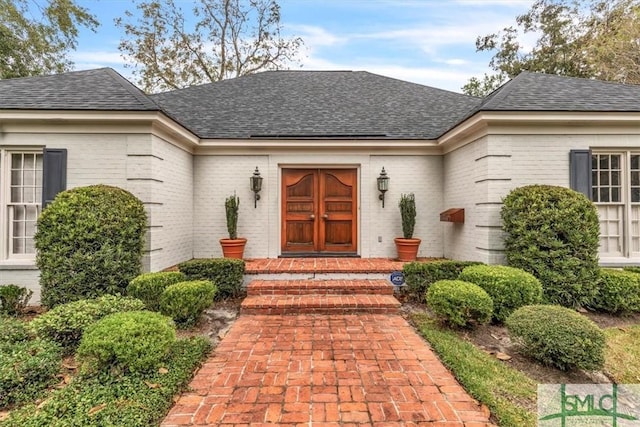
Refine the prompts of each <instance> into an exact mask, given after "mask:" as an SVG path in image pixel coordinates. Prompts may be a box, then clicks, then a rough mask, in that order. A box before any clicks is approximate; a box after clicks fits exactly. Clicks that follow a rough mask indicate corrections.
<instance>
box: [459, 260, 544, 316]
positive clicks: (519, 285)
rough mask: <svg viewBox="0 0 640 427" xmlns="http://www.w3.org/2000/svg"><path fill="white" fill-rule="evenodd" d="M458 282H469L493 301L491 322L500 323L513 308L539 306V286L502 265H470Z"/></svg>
mask: <svg viewBox="0 0 640 427" xmlns="http://www.w3.org/2000/svg"><path fill="white" fill-rule="evenodd" d="M458 279H459V280H464V281H465V282H471V283H474V284H476V285H478V286H480V287H481V288H482V289H484V290H485V292H486V293H488V294H489V296H490V297H491V299H492V300H493V318H494V319H495V320H497V321H498V322H504V321H505V320H506V318H507V317H509V315H510V314H511V313H513V311H514V310H515V309H517V308H520V307H522V306H525V305H532V304H539V303H540V302H541V300H542V285H541V284H540V281H539V280H538V279H536V278H535V277H534V276H533V275H532V274H529V273H527V272H526V271H524V270H520V269H519V268H513V267H505V266H504V265H474V266H471V267H466V268H465V269H464V270H462V272H461V273H460V276H459V277H458Z"/></svg>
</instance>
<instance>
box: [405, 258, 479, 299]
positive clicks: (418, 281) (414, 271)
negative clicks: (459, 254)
mask: <svg viewBox="0 0 640 427" xmlns="http://www.w3.org/2000/svg"><path fill="white" fill-rule="evenodd" d="M478 264H482V263H480V262H474V261H433V262H420V261H415V262H409V263H406V264H404V266H403V267H402V274H403V275H404V279H405V282H406V284H407V287H408V290H409V294H410V295H411V297H412V298H413V299H414V300H416V301H423V298H424V295H425V292H427V289H429V286H430V285H431V284H432V283H435V282H437V281H438V280H455V279H457V278H458V275H459V274H460V272H461V271H462V270H463V269H464V268H465V267H468V266H470V265H478Z"/></svg>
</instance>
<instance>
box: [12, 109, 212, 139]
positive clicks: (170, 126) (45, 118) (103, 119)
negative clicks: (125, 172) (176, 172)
mask: <svg viewBox="0 0 640 427" xmlns="http://www.w3.org/2000/svg"><path fill="white" fill-rule="evenodd" d="M24 123H40V124H50V125H72V124H89V125H93V124H95V125H104V124H108V125H112V124H132V125H135V124H149V125H151V128H153V129H157V130H159V131H162V132H165V133H167V134H169V135H172V136H173V137H176V138H179V139H181V140H183V141H184V142H186V143H187V144H189V145H192V146H195V145H198V143H199V141H200V139H199V138H198V136H197V135H195V134H194V133H192V132H191V131H189V130H188V129H187V128H185V127H184V126H182V125H181V124H180V123H178V122H177V121H175V120H173V119H172V118H170V117H168V116H167V115H166V114H164V113H163V112H162V111H149V110H144V111H132V110H117V111H115V110H19V109H4V110H0V129H2V128H4V127H6V126H7V125H8V124H24ZM123 132H126V130H124V129H123Z"/></svg>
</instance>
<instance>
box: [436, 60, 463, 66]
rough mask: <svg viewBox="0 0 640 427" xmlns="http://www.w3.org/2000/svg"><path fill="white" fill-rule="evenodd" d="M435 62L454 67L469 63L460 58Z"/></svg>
mask: <svg viewBox="0 0 640 427" xmlns="http://www.w3.org/2000/svg"><path fill="white" fill-rule="evenodd" d="M435 62H440V63H442V64H447V65H456V66H457V65H467V64H469V61H467V60H466V59H462V58H451V59H438V60H436V61H435Z"/></svg>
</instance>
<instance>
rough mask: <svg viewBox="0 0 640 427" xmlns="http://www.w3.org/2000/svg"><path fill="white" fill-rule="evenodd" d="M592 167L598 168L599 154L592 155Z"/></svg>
mask: <svg viewBox="0 0 640 427" xmlns="http://www.w3.org/2000/svg"><path fill="white" fill-rule="evenodd" d="M591 169H598V155H597V154H592V155H591Z"/></svg>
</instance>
